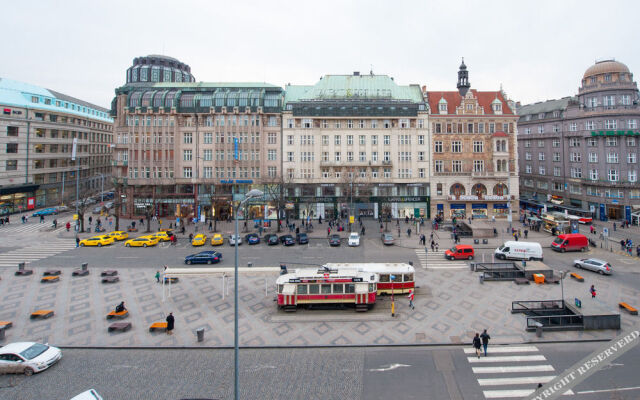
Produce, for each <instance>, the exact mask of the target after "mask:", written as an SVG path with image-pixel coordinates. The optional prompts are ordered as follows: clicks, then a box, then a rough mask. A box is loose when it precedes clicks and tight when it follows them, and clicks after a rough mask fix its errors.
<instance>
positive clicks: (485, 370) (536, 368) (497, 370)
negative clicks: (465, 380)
mask: <svg viewBox="0 0 640 400" xmlns="http://www.w3.org/2000/svg"><path fill="white" fill-rule="evenodd" d="M471 370H472V371H473V373H474V374H508V373H514V372H548V371H555V370H554V369H553V366H551V365H549V364H542V365H514V366H510V367H473V368H471Z"/></svg>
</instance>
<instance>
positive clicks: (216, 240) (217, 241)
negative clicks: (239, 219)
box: [211, 233, 224, 246]
mask: <svg viewBox="0 0 640 400" xmlns="http://www.w3.org/2000/svg"><path fill="white" fill-rule="evenodd" d="M222 244H224V237H222V234H220V233H215V234H214V235H213V237H212V238H211V245H212V246H220V245H222Z"/></svg>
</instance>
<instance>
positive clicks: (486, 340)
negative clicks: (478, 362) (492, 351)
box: [480, 329, 491, 357]
mask: <svg viewBox="0 0 640 400" xmlns="http://www.w3.org/2000/svg"><path fill="white" fill-rule="evenodd" d="M480 338H481V339H482V347H483V349H484V356H485V357H486V356H487V346H489V339H491V336H489V334H488V333H487V330H486V329H485V330H484V331H482V335H480Z"/></svg>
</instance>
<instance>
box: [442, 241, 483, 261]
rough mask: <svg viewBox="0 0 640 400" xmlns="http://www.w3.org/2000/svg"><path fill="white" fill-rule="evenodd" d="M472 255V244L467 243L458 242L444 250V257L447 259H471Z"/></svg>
mask: <svg viewBox="0 0 640 400" xmlns="http://www.w3.org/2000/svg"><path fill="white" fill-rule="evenodd" d="M474 255H475V253H474V251H473V246H470V245H468V244H458V245H455V246H453V247H452V248H451V249H449V250H447V251H445V252H444V258H448V259H449V260H473V256H474Z"/></svg>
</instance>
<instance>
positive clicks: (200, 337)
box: [196, 328, 204, 342]
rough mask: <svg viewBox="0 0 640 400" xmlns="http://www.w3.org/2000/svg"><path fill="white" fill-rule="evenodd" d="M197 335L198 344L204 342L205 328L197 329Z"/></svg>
mask: <svg viewBox="0 0 640 400" xmlns="http://www.w3.org/2000/svg"><path fill="white" fill-rule="evenodd" d="M196 335H197V336H198V342H202V341H203V340H204V328H198V329H196Z"/></svg>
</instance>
